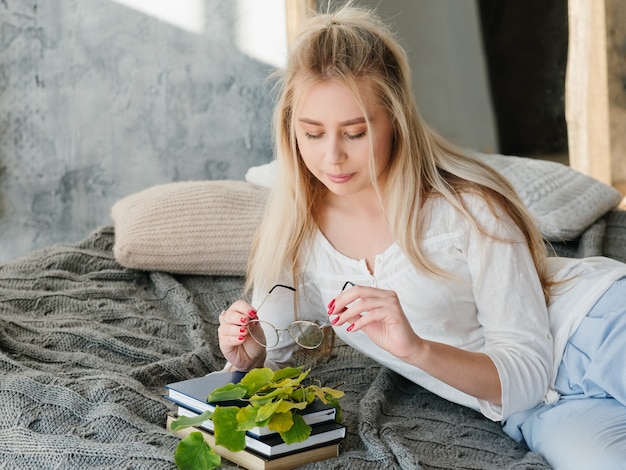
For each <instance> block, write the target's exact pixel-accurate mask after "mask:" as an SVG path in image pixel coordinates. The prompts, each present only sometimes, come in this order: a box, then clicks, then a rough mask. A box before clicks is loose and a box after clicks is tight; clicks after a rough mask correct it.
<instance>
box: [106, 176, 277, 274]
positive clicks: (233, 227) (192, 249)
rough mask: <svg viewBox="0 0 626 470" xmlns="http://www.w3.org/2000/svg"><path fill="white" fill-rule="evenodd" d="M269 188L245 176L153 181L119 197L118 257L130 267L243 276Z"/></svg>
mask: <svg viewBox="0 0 626 470" xmlns="http://www.w3.org/2000/svg"><path fill="white" fill-rule="evenodd" d="M267 195H268V190H267V189H265V188H261V187H259V186H256V185H254V184H251V183H248V182H245V181H218V180H214V181H188V182H177V183H168V184H163V185H159V186H153V187H151V188H148V189H145V190H143V191H141V192H139V193H136V194H132V195H130V196H127V197H126V198H124V199H121V200H119V201H117V202H116V203H115V204H114V205H113V207H112V209H111V218H112V219H113V222H114V225H115V245H114V247H113V253H114V255H115V259H116V260H117V261H118V262H119V263H120V264H121V265H122V266H125V267H127V268H132V269H141V270H146V271H165V272H171V273H185V274H209V275H242V274H244V273H245V270H246V265H247V262H248V254H249V252H250V245H251V243H252V238H253V235H254V232H255V231H256V229H257V227H258V226H259V224H260V223H261V219H262V216H263V211H264V208H265V203H266V200H267Z"/></svg>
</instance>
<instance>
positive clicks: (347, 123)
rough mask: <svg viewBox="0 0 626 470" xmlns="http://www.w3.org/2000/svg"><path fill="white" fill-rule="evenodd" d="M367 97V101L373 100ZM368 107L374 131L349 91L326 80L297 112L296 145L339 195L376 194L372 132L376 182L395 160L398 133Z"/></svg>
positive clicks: (386, 118)
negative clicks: (371, 161)
mask: <svg viewBox="0 0 626 470" xmlns="http://www.w3.org/2000/svg"><path fill="white" fill-rule="evenodd" d="M362 86H365V85H362ZM362 91H365V93H363V96H372V95H373V94H372V93H369V94H368V93H367V91H368V90H362ZM365 106H366V112H367V114H368V118H369V121H370V125H371V127H370V128H369V129H368V127H367V123H366V121H365V116H364V115H363V111H362V110H361V108H360V107H359V105H358V103H357V101H356V99H355V98H354V97H353V96H352V93H351V92H350V90H349V89H348V88H347V87H346V86H344V85H342V84H341V83H339V82H337V81H334V80H326V81H324V82H321V83H318V84H315V85H313V86H312V87H311V88H309V89H308V90H307V91H306V92H305V93H304V95H303V96H302V100H301V102H300V105H299V107H298V109H297V110H296V114H295V131H296V139H297V141H298V148H299V149H300V154H301V155H302V159H303V161H304V164H305V165H306V167H307V168H308V169H309V171H310V172H311V173H312V174H313V175H314V176H315V177H316V178H317V179H318V180H319V181H320V182H321V183H322V184H324V186H326V187H327V188H328V189H329V190H330V191H331V192H333V193H335V194H337V195H349V194H356V193H358V192H360V191H362V190H365V189H371V187H372V184H371V177H370V168H369V155H370V139H369V136H368V133H369V132H371V133H372V137H373V138H374V142H375V147H374V158H375V162H376V177H379V176H380V175H381V174H382V172H383V171H384V170H385V169H386V168H387V164H388V162H389V159H390V157H391V149H392V141H393V129H392V124H391V120H390V119H389V116H387V112H386V111H385V110H384V109H383V108H382V107H381V106H379V105H377V104H376V103H373V102H372V103H366V104H365Z"/></svg>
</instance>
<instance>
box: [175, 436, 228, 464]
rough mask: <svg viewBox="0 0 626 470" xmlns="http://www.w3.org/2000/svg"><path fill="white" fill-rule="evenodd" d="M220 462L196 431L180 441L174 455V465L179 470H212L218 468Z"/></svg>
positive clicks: (218, 457)
mask: <svg viewBox="0 0 626 470" xmlns="http://www.w3.org/2000/svg"><path fill="white" fill-rule="evenodd" d="M221 460H222V459H221V458H220V456H219V455H217V454H216V453H215V451H214V450H213V449H211V447H209V445H208V444H207V443H206V441H205V440H204V437H202V433H201V432H197V431H196V432H192V433H190V434H188V435H187V436H186V437H185V438H184V439H182V440H181V441H180V442H179V443H178V446H177V447H176V452H175V453H174V463H175V464H176V466H177V467H178V468H179V469H180V470H212V469H214V468H217V467H219V466H220V463H221Z"/></svg>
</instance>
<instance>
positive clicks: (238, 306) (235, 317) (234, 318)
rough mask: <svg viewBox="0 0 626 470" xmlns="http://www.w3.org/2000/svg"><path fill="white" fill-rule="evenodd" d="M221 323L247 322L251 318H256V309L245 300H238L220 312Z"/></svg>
mask: <svg viewBox="0 0 626 470" xmlns="http://www.w3.org/2000/svg"><path fill="white" fill-rule="evenodd" d="M218 318H219V322H220V325H221V324H224V323H239V324H242V323H246V322H247V321H249V320H250V319H253V318H256V310H255V309H254V308H253V307H252V306H251V305H250V304H249V303H248V302H245V301H243V300H238V301H237V302H235V303H234V304H232V305H231V306H230V307H229V308H228V309H227V310H223V311H222V312H221V313H220V314H219V317H218Z"/></svg>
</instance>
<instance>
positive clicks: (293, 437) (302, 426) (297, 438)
mask: <svg viewBox="0 0 626 470" xmlns="http://www.w3.org/2000/svg"><path fill="white" fill-rule="evenodd" d="M310 435H311V426H309V425H308V424H306V423H305V422H304V419H303V418H302V416H300V415H298V414H294V415H293V426H291V428H290V429H289V430H288V431H285V432H281V433H280V437H282V438H283V441H285V443H286V444H293V443H294V442H302V441H305V440H306V439H307V438H308V437H309V436H310Z"/></svg>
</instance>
